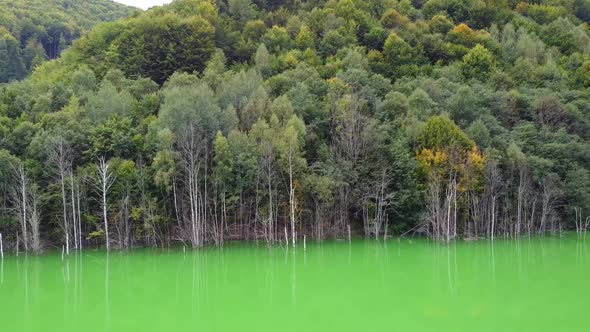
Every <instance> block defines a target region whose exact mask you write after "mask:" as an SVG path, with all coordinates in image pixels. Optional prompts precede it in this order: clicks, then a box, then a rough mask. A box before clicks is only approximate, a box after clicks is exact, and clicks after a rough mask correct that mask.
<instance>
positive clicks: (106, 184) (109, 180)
mask: <svg viewBox="0 0 590 332" xmlns="http://www.w3.org/2000/svg"><path fill="white" fill-rule="evenodd" d="M109 168H110V166H109V164H108V163H107V161H106V159H105V157H100V158H99V159H98V164H97V171H98V181H97V182H98V183H96V184H95V185H96V187H97V189H98V190H99V192H100V195H101V198H102V201H101V207H102V218H103V222H104V232H105V242H106V248H107V251H108V250H110V244H109V222H108V218H107V208H108V205H107V195H108V192H109V190H110V189H111V186H112V185H113V183H114V182H115V175H114V174H113V173H112V172H111V170H110V169H109Z"/></svg>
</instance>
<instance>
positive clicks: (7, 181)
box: [0, 0, 590, 252]
mask: <svg viewBox="0 0 590 332" xmlns="http://www.w3.org/2000/svg"><path fill="white" fill-rule="evenodd" d="M589 20H590V1H589V0H555V1H537V2H534V3H525V2H516V1H504V0H486V1H479V0H428V1H421V0H415V1H410V0H401V1H396V0H365V1H360V0H340V1H319V0H318V1H308V2H298V1H293V2H291V1H286V2H283V1H254V2H252V1H251V0H229V1H219V2H215V1H213V0H177V1H175V2H173V3H172V4H170V5H167V6H164V7H156V8H153V9H151V10H148V11H146V12H143V13H141V14H139V15H135V16H133V17H131V18H128V19H124V20H118V21H114V22H112V23H107V24H102V25H99V26H97V27H96V28H94V29H93V30H91V31H90V32H89V33H87V34H85V35H84V36H83V37H82V38H81V39H79V40H78V41H76V42H75V43H74V45H73V46H72V47H71V48H70V49H68V50H66V51H65V52H63V53H62V55H61V57H59V58H58V59H56V60H53V61H49V62H45V63H43V64H41V65H40V66H38V67H37V68H36V70H35V71H34V73H33V74H32V75H31V76H30V77H29V78H28V79H26V80H24V81H21V82H15V83H11V84H5V85H4V86H2V87H1V90H0V148H1V149H2V150H1V151H0V160H1V161H0V188H1V189H0V200H1V204H2V205H1V206H2V209H1V210H0V211H1V215H0V232H1V233H2V234H3V236H4V246H5V248H9V249H16V248H17V247H18V248H20V250H30V251H39V250H41V249H43V248H50V247H52V246H53V247H60V248H61V247H62V245H63V246H65V247H66V250H67V251H68V252H69V250H71V249H81V248H83V247H89V246H90V247H96V246H106V247H107V248H129V247H134V246H141V245H147V246H165V245H170V244H173V243H185V244H187V245H189V246H193V247H199V246H203V245H206V244H215V245H221V244H223V243H224V242H226V241H231V240H238V239H240V240H252V241H253V240H256V241H260V242H267V243H273V242H279V241H283V242H284V241H288V242H289V243H292V244H293V245H294V244H295V243H296V241H300V240H301V239H303V237H304V236H305V237H306V238H307V239H325V238H346V237H349V236H351V235H352V236H366V237H375V238H381V237H386V236H391V235H395V234H422V235H424V236H429V237H431V238H433V239H435V240H441V241H449V240H453V239H462V238H469V239H475V238H494V237H512V236H514V237H517V236H528V235H531V234H539V233H541V234H542V233H546V232H559V231H563V230H574V229H575V230H578V231H583V230H585V229H586V228H587V226H588V223H589V221H590V218H588V216H589V215H590V176H589V175H590V174H589V171H590V143H589V139H590V89H589V87H590V30H589V25H588V21H589Z"/></svg>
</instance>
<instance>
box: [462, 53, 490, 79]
mask: <svg viewBox="0 0 590 332" xmlns="http://www.w3.org/2000/svg"><path fill="white" fill-rule="evenodd" d="M494 67H495V59H494V56H493V55H492V53H491V52H490V51H488V50H487V49H486V48H485V47H483V46H482V45H480V44H477V45H476V46H475V47H474V48H473V49H471V50H470V51H469V53H467V54H466V55H465V56H464V57H463V63H462V64H461V69H462V70H463V75H465V77H467V78H476V79H479V80H485V79H487V78H488V77H489V75H490V74H491V73H492V71H493V70H494Z"/></svg>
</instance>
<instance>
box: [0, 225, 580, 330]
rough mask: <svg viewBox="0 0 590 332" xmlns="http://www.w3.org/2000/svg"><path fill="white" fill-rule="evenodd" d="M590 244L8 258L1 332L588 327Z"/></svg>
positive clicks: (362, 245) (339, 246)
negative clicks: (63, 258) (62, 258)
mask: <svg viewBox="0 0 590 332" xmlns="http://www.w3.org/2000/svg"><path fill="white" fill-rule="evenodd" d="M589 281H590V236H589V237H588V240H587V242H586V241H584V240H582V239H578V238H577V237H576V236H574V235H570V236H567V237H561V238H558V237H554V238H553V237H552V238H542V239H523V240H519V241H513V240H496V241H494V242H493V243H492V242H490V241H481V242H458V243H456V244H452V245H450V246H442V245H437V244H433V243H430V242H428V241H424V240H416V239H414V240H412V241H410V240H408V239H402V240H401V241H397V240H391V241H388V242H385V243H384V242H371V241H354V242H353V243H351V244H349V243H348V242H327V243H323V244H310V243H308V245H307V250H306V251H305V252H304V251H303V248H302V247H298V248H297V249H295V250H293V249H289V250H286V249H285V248H281V247H276V248H271V249H269V248H266V247H256V246H254V245H230V246H228V247H226V248H223V249H216V248H210V249H203V250H198V251H194V252H193V251H188V250H187V251H186V252H183V250H182V249H180V250H164V251H163V250H137V251H132V252H130V253H121V252H111V253H110V254H109V255H107V254H106V253H105V252H102V251H85V252H84V253H83V254H81V255H78V256H71V257H70V258H67V259H65V260H64V261H63V262H62V260H61V257H60V255H58V254H55V255H47V256H41V257H23V256H20V257H5V259H4V261H3V262H2V263H0V331H10V332H12V331H60V332H67V331H590V320H589V319H588V314H589V313H590V282H589Z"/></svg>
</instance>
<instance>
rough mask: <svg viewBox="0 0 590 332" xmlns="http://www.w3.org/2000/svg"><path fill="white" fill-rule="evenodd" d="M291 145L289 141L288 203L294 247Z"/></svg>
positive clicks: (293, 191) (293, 192) (293, 194)
mask: <svg viewBox="0 0 590 332" xmlns="http://www.w3.org/2000/svg"><path fill="white" fill-rule="evenodd" d="M293 157H294V156H293V147H292V145H291V142H289V205H290V217H291V218H290V219H291V239H292V244H293V248H295V188H294V187H293Z"/></svg>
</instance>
